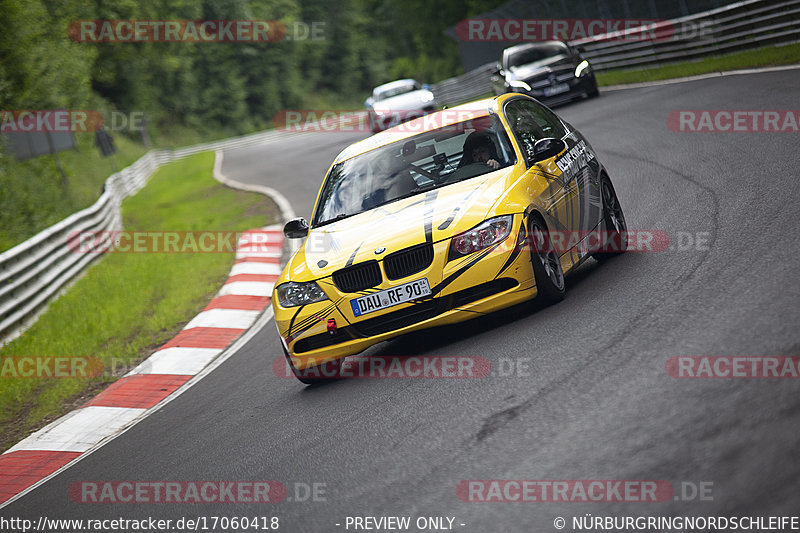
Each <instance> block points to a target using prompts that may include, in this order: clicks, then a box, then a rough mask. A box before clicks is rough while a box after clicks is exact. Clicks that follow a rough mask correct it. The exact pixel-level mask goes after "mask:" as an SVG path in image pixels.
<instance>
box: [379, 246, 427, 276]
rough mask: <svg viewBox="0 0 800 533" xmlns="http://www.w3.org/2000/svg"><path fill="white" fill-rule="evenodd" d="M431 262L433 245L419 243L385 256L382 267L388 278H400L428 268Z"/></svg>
mask: <svg viewBox="0 0 800 533" xmlns="http://www.w3.org/2000/svg"><path fill="white" fill-rule="evenodd" d="M432 262H433V245H432V244H419V245H417V246H412V247H411V248H406V249H405V250H400V251H399V252H395V253H393V254H389V255H387V256H386V259H384V260H383V268H384V269H385V270H386V277H387V278H389V279H400V278H405V277H406V276H410V275H411V274H416V273H417V272H421V271H423V270H425V269H426V268H428V267H429V266H430V264H431V263H432Z"/></svg>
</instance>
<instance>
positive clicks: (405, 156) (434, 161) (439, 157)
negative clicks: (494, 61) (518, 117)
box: [312, 115, 516, 226]
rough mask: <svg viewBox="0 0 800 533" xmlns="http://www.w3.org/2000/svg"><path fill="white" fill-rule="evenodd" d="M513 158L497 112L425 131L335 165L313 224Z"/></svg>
mask: <svg viewBox="0 0 800 533" xmlns="http://www.w3.org/2000/svg"><path fill="white" fill-rule="evenodd" d="M515 162H516V156H515V154H514V150H513V149H512V147H511V144H510V142H509V140H508V135H507V134H506V132H505V129H504V128H503V125H502V123H501V122H500V120H499V119H498V118H497V116H496V115H488V116H484V117H479V118H473V119H471V120H469V121H466V122H459V123H457V124H453V125H449V126H445V127H442V128H438V129H433V130H428V131H425V132H424V133H420V134H418V135H416V136H414V137H411V138H408V139H404V140H401V141H397V142H394V143H391V144H387V145H385V146H381V147H379V148H376V149H374V150H370V151H369V152H365V153H363V154H360V155H357V156H355V157H353V158H350V159H347V160H346V161H342V162H340V163H337V164H336V165H334V166H333V168H331V171H330V173H329V174H328V176H327V178H326V179H325V185H324V186H323V188H322V193H321V194H320V199H319V204H318V206H317V209H316V211H315V215H314V218H313V222H312V225H314V226H320V225H323V224H326V223H329V222H333V221H334V220H339V219H342V218H345V217H348V216H352V215H356V214H358V213H361V212H364V211H368V210H370V209H374V208H376V207H379V206H381V205H384V204H387V203H389V202H393V201H395V200H398V199H400V198H405V197H408V196H413V195H414V194H418V193H420V192H423V191H427V190H430V189H433V188H436V187H442V186H445V185H449V184H452V183H456V182H459V181H463V180H466V179H469V178H473V177H476V176H480V175H482V174H486V173H488V172H492V171H494V170H496V169H499V168H504V167H507V166H509V165H512V164H514V163H515Z"/></svg>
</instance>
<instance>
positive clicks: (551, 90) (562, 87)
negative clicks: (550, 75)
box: [544, 83, 569, 96]
mask: <svg viewBox="0 0 800 533" xmlns="http://www.w3.org/2000/svg"><path fill="white" fill-rule="evenodd" d="M567 91H569V85H568V84H566V83H557V84H555V85H553V86H552V87H545V88H544V95H545V96H553V95H554V94H561V93H565V92H567Z"/></svg>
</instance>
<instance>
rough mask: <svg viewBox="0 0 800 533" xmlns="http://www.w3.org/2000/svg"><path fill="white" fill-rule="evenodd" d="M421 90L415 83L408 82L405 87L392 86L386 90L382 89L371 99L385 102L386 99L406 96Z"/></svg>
mask: <svg viewBox="0 0 800 533" xmlns="http://www.w3.org/2000/svg"><path fill="white" fill-rule="evenodd" d="M419 89H421V87H420V86H419V84H417V82H408V84H406V85H400V86H393V87H390V88H388V89H382V90H380V91H376V92H375V95H374V96H373V99H374V100H375V101H378V100H386V99H387V98H391V97H393V96H398V95H400V94H406V93H410V92H414V91H418V90H419Z"/></svg>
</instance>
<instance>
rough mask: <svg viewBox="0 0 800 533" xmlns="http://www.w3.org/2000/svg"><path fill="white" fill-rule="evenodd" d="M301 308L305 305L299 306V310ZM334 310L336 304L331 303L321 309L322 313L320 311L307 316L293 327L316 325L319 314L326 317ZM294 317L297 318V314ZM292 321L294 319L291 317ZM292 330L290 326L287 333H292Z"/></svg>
mask: <svg viewBox="0 0 800 533" xmlns="http://www.w3.org/2000/svg"><path fill="white" fill-rule="evenodd" d="M303 307H305V305H303V306H301V309H302V308H303ZM334 309H336V304H335V303H331V304H330V305H328V306H327V307H325V308H323V309H322V311H320V312H319V313H317V314H314V315H311V316H308V317H306V318H304V319H303V320H301V321H300V322H298V323H297V324H294V327H297V328H303V327H305V326H313V325H314V324H315V323H317V322H318V321H319V320H318V318H319V317H318V315H319V314H323V316H327V315H329V314H330V313H331V311H333V310H334ZM298 312H299V311H298ZM295 316H297V313H295ZM292 321H294V317H292ZM292 329H293V328H292V326H291V325H290V329H289V333H292ZM306 329H308V328H306ZM303 331H305V330H303Z"/></svg>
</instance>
